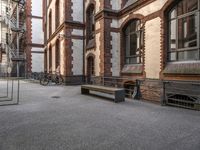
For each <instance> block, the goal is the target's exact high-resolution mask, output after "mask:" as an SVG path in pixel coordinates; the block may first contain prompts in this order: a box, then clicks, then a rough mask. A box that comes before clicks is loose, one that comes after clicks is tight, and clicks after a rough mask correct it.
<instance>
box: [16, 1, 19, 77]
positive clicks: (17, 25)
mask: <svg viewBox="0 0 200 150" xmlns="http://www.w3.org/2000/svg"><path fill="white" fill-rule="evenodd" d="M16 27H17V29H19V4H17V22H16ZM16 56H17V58H19V32H18V33H17V55H16ZM17 77H19V61H17Z"/></svg>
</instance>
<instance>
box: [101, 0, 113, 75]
mask: <svg viewBox="0 0 200 150" xmlns="http://www.w3.org/2000/svg"><path fill="white" fill-rule="evenodd" d="M105 8H106V9H111V5H110V0H104V1H101V9H105ZM102 13H103V14H102V17H101V19H100V26H101V27H100V41H101V42H100V75H101V76H112V72H111V68H112V64H111V58H112V54H111V48H112V46H111V40H112V37H111V22H112V19H110V18H109V17H108V16H107V13H106V12H102Z"/></svg>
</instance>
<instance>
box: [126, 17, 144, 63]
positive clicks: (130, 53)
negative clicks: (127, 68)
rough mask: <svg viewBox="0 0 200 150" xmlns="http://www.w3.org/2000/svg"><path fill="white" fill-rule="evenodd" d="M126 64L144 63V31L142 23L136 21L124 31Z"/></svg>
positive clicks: (129, 24)
mask: <svg viewBox="0 0 200 150" xmlns="http://www.w3.org/2000/svg"><path fill="white" fill-rule="evenodd" d="M124 35H125V38H124V39H125V45H124V46H125V64H140V63H142V48H143V46H142V45H143V30H142V27H141V21H140V20H138V19H134V20H132V21H131V22H129V23H128V25H127V26H126V27H125V29H124Z"/></svg>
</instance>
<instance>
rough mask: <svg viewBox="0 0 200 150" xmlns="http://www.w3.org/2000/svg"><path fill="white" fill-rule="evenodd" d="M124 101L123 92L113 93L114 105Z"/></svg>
mask: <svg viewBox="0 0 200 150" xmlns="http://www.w3.org/2000/svg"><path fill="white" fill-rule="evenodd" d="M123 101H125V91H116V92H115V103H117V102H123Z"/></svg>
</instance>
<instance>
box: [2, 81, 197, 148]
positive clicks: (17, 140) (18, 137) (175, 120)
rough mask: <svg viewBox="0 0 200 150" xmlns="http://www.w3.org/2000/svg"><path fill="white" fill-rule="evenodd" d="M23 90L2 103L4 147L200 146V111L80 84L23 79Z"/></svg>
mask: <svg viewBox="0 0 200 150" xmlns="http://www.w3.org/2000/svg"><path fill="white" fill-rule="evenodd" d="M0 86H1V87H0V91H2V90H1V89H2V85H0ZM21 92H22V93H21V98H22V99H21V101H20V104H19V105H17V106H1V107H0V150H200V112H199V111H193V110H187V109H180V108H173V107H162V106H159V105H155V104H151V103H147V102H141V101H133V100H126V102H123V103H119V104H115V103H113V102H112V101H109V100H105V99H102V98H101V97H96V96H82V95H81V94H80V87H79V86H60V87H57V86H47V87H44V86H40V85H39V84H35V83H26V82H22V85H21ZM54 96H56V97H57V96H58V97H60V98H58V97H57V98H53V97H54Z"/></svg>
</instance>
